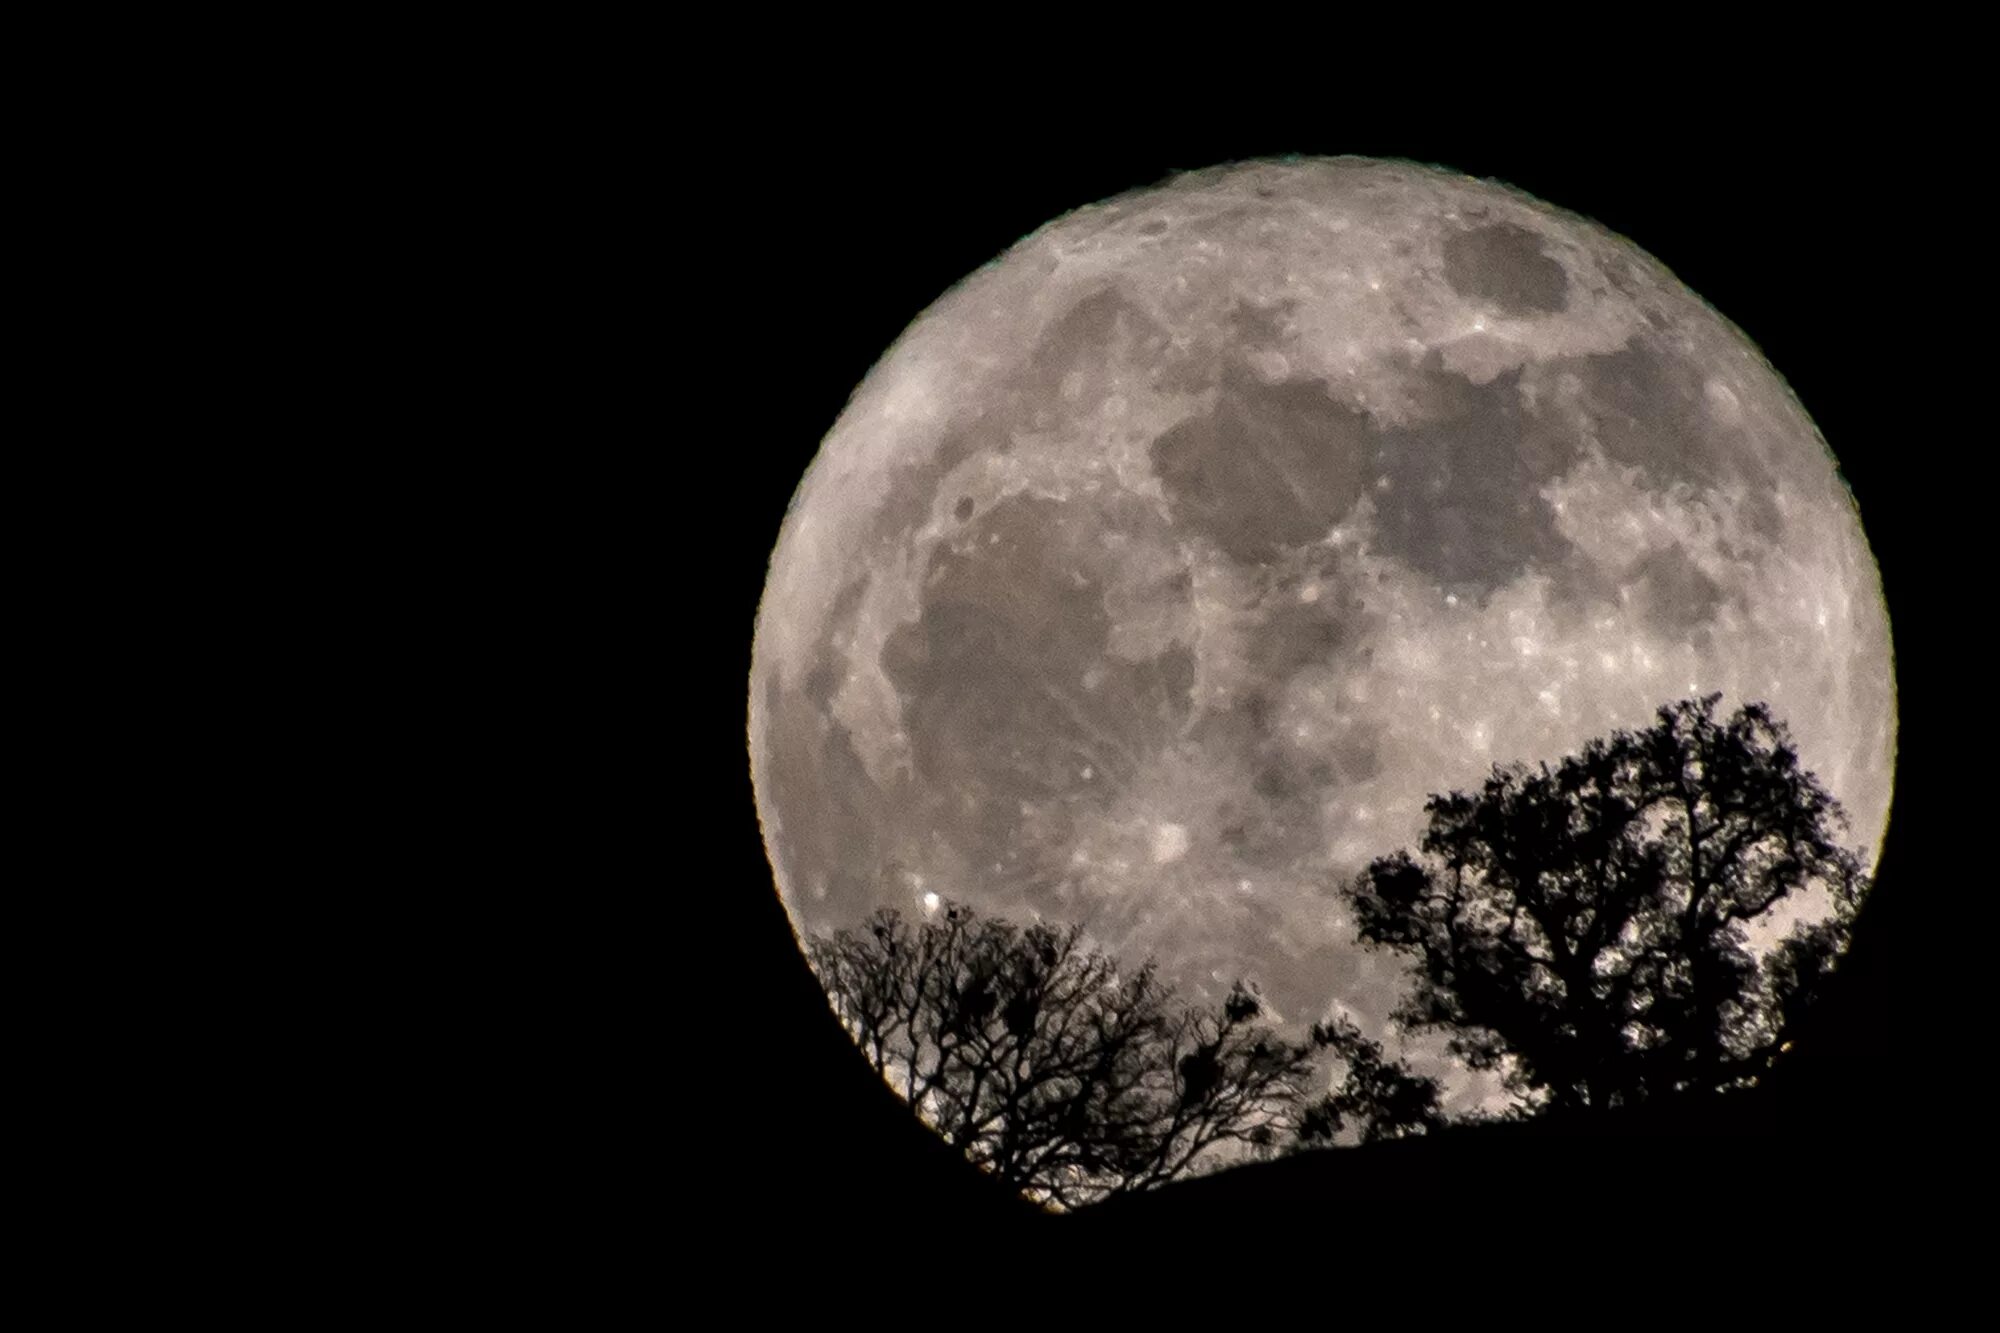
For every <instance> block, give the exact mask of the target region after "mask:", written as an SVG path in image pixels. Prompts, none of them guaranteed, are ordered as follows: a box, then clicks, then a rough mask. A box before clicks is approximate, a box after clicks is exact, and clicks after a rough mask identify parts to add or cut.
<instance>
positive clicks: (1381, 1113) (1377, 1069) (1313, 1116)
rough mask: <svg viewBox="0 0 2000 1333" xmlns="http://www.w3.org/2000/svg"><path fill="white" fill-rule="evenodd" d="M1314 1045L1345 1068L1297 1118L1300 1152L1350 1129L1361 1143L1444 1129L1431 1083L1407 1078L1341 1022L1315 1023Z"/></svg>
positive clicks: (1374, 1045) (1373, 1045)
mask: <svg viewBox="0 0 2000 1333" xmlns="http://www.w3.org/2000/svg"><path fill="white" fill-rule="evenodd" d="M1312 1040H1313V1045H1314V1046H1316V1047H1318V1048H1320V1049H1322V1050H1330V1051H1332V1052H1333V1053H1334V1055H1335V1057H1336V1058H1338V1059H1339V1060H1340V1061H1341V1063H1343V1064H1344V1065H1345V1066H1346V1067H1347V1074H1346V1077H1345V1078H1343V1079H1342V1081H1341V1084H1340V1086H1339V1087H1337V1088H1335V1089H1334V1090H1333V1091H1332V1092H1330V1093H1328V1094H1327V1095H1326V1096H1324V1097H1322V1098H1320V1099H1319V1100H1318V1101H1316V1102H1314V1103H1312V1104H1311V1105H1309V1106H1307V1107H1306V1108H1305V1110H1304V1112H1303V1113H1302V1114H1301V1115H1300V1117H1299V1129H1298V1142H1299V1145H1300V1146H1303V1147H1314V1146H1318V1145H1321V1144H1329V1143H1332V1142H1333V1141H1334V1139H1335V1137H1336V1136H1337V1135H1339V1134H1340V1133H1341V1132H1342V1131H1343V1130H1345V1129H1348V1128H1350V1127H1352V1128H1354V1129H1355V1130H1357V1131H1358V1134H1359V1137H1360V1139H1361V1142H1363V1143H1375V1142H1378V1141H1380V1140H1382V1139H1402V1138H1409V1137H1412V1136H1413V1135H1417V1134H1427V1133H1429V1132H1431V1131H1432V1130H1435V1129H1441V1128H1443V1126H1444V1113H1443V1111H1442V1109H1441V1108H1440V1107H1439V1104H1438V1098H1439V1094H1440V1092H1441V1089H1440V1088H1439V1087H1438V1081H1437V1080H1436V1079H1434V1078H1429V1077H1425V1076H1422V1075H1418V1074H1412V1073H1411V1072H1410V1071H1409V1070H1408V1069H1407V1068H1406V1067H1405V1066H1404V1065H1403V1064H1402V1062H1400V1061H1396V1060H1391V1059H1389V1058H1388V1057H1387V1056H1386V1055H1384V1054H1383V1052H1382V1045H1381V1043H1380V1042H1375V1041H1370V1040H1369V1039H1368V1038H1367V1037H1364V1036H1362V1035H1361V1030H1360V1029H1359V1028H1357V1027H1355V1026H1354V1024H1353V1023H1351V1022H1349V1021H1348V1020H1347V1019H1345V1018H1336V1019H1331V1020H1329V1021H1327V1022H1324V1023H1315V1024H1314V1025H1313V1029H1312Z"/></svg>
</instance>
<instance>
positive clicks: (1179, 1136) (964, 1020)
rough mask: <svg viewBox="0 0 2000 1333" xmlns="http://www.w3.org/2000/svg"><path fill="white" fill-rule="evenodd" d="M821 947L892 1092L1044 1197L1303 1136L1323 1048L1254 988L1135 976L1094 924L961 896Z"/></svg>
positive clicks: (1119, 1187) (812, 946)
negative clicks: (1303, 1107)
mask: <svg viewBox="0 0 2000 1333" xmlns="http://www.w3.org/2000/svg"><path fill="white" fill-rule="evenodd" d="M807 950H808V956H809V957H810V959H811V961H812V964H813V967H814V970H815V971H816V972H817V973H818V974H819V977H820V980H821V982H822V983H823V984H824V985H825V987H826V989H827V993H828V995H829V997H830V998H831V1000H832V1002H833V1006H834V1010H835V1012H836V1013H837V1014H838V1015H839V1017H840V1019H841V1021H842V1022H843V1023H844V1024H845V1025H846V1027H847V1029H848V1031H849V1033H850V1034H852V1036H853V1037H854V1040H855V1042H856V1044H857V1045H859V1046H860V1048H861V1050H862V1052H863V1053H864V1054H865V1055H866V1056H867V1058H868V1060H869V1062H870V1063H871V1064H873V1065H874V1067H875V1068H876V1069H877V1070H879V1071H880V1072H881V1073H882V1075H883V1077H884V1078H885V1079H887V1080H888V1081H889V1083H890V1084H891V1086H893V1087H894V1088H896V1090H897V1091H899V1092H900V1093H902V1095H903V1096H904V1098H905V1099H906V1100H907V1101H908V1102H909V1103H910V1104H911V1106H912V1107H914V1108H915V1109H916V1110H917V1111H918V1113H919V1114H920V1115H921V1116H922V1117H923V1118H924V1120H925V1121H926V1122H928V1123H929V1124H930V1125H931V1126H932V1127H933V1128H934V1129H936V1130H937V1132H938V1133H939V1134H941V1135H942V1136H943V1137H944V1138H945V1139H946V1140H947V1141H948V1142H950V1143H952V1144H954V1145H956V1146H957V1147H959V1148H960V1149H961V1150H962V1151H964V1153H965V1154H966V1156H967V1157H968V1158H970V1159H971V1160H972V1161H973V1162H975V1163H977V1164H978V1165H980V1166H981V1167H983V1168H985V1169H987V1170H989V1171H991V1172H993V1173H994V1174H995V1175H996V1176H998V1177H999V1178H1000V1179H1001V1180H1002V1181H1004V1182H1006V1183H1007V1184H1008V1185H1010V1186H1012V1187H1013V1188H1015V1189H1017V1190H1019V1191H1021V1192H1022V1193H1023V1194H1026V1195H1027V1196H1029V1197H1030V1198H1033V1199H1036V1200H1038V1201H1040V1202H1043V1203H1045V1204H1048V1205H1052V1206H1054V1207H1057V1208H1062V1209H1071V1208H1075V1207H1078V1206H1080V1205H1083V1204H1088V1203H1092V1202H1096V1201H1098V1200H1100V1199H1104V1198H1107V1197H1110V1196H1112V1195H1117V1194H1124V1193H1129V1192H1132V1191H1136V1190H1145V1189H1152V1188H1155V1187H1157V1186H1159V1185H1162V1184H1165V1183H1166V1182H1168V1181H1170V1180H1173V1179H1176V1178H1178V1177H1180V1176H1183V1175H1186V1174H1189V1173H1190V1172H1192V1171H1194V1170H1197V1169H1200V1168H1203V1167H1206V1166H1208V1165H1211V1164H1219V1163H1221V1162H1223V1161H1225V1160H1228V1158H1229V1157H1230V1156H1231V1155H1232V1152H1237V1153H1242V1152H1253V1151H1259V1150H1265V1149H1269V1148H1271V1147H1272V1146H1273V1145H1275V1144H1276V1143H1278V1142H1280V1141H1283V1140H1288V1139H1289V1138H1290V1136H1291V1135H1292V1134H1293V1133H1294V1132H1295V1130H1296V1122H1297V1112H1298V1109H1299V1107H1300V1104H1301V1102H1302V1099H1303V1097H1304V1095H1305V1091H1306V1082H1307V1079H1308V1078H1309V1076H1310V1073H1311V1067H1312V1061H1313V1051H1312V1048H1311V1047H1310V1046H1308V1045H1303V1044H1294V1043H1289V1042H1285V1041H1282V1040H1280V1039H1279V1038H1278V1037H1277V1036H1275V1035H1274V1034H1272V1033H1271V1032H1270V1031H1269V1030H1267V1029H1265V1028H1263V1027H1261V1026H1259V1025H1258V1024H1257V1023H1256V1019H1257V1018H1258V1017H1259V1015H1260V1012H1261V1006H1260V1005H1259V1003H1258V1001H1257V999H1256V997H1255V996H1254V995H1252V994H1251V993H1250V992H1249V991H1248V990H1246V989H1244V988H1243V987H1242V986H1241V985H1239V986H1237V987H1236V988H1235V989H1234V990H1232V992H1231V993H1230V995H1229V996H1228V998H1227V999H1226V1000H1225V1001H1224V1002H1223V1003H1222V1004H1221V1006H1220V1007H1218V1008H1213V1009H1210V1008H1203V1007H1200V1006H1181V1005H1177V1004H1176V1003H1175V1000H1174V995H1173V992H1172V991H1171V990H1170V989H1169V988H1168V987H1167V986H1166V985H1165V984H1164V983H1162V982H1161V981H1160V980H1159V978H1158V976H1157V974H1156V972H1155V969H1154V968H1153V967H1152V965H1151V964H1147V965H1146V966H1144V967H1140V968H1137V969H1136V970H1130V971H1128V970H1124V969H1121V968H1120V967H1119V966H1118V965H1117V964H1116V963H1115V962H1114V961H1113V960H1112V959H1111V958H1110V957H1108V956H1107V955H1105V954H1103V953H1101V952H1098V951H1096V950H1093V949H1090V948H1088V947H1086V946H1085V944H1084V941H1083V935H1082V931H1081V929H1080V928H1078V927H1070V928H1067V929H1057V928H1055V927H1053V926H1048V925H1043V924H1035V925H1030V926H1027V927H1025V928H1024V927H1020V926H1016V925H1014V924H1012V923H1009V922H1006V921H1002V920H998V919H991V918H982V917H980V916H978V915H976V914H975V913H973V912H972V911H971V910H970V909H968V908H966V907H963V906H959V905H956V904H945V905H943V906H942V907H941V909H940V910H939V911H938V912H937V913H936V914H935V915H934V916H932V917H931V918H930V919H927V920H924V921H922V922H920V923H918V924H916V925H914V926H913V925H912V924H910V923H909V922H907V921H905V920H904V919H903V917H902V916H901V915H900V914H899V913H897V912H895V911H893V910H887V909H885V910H883V911H880V912H877V913H876V914H875V915H874V916H873V917H872V918H871V919H870V920H869V922H868V923H867V924H866V926H865V927H863V928H862V929H859V930H843V931H840V932H837V933H836V934H834V935H832V936H831V937H814V938H812V939H811V940H809V941H808V944H807ZM1232 1145H1234V1148H1233V1149H1232Z"/></svg>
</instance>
